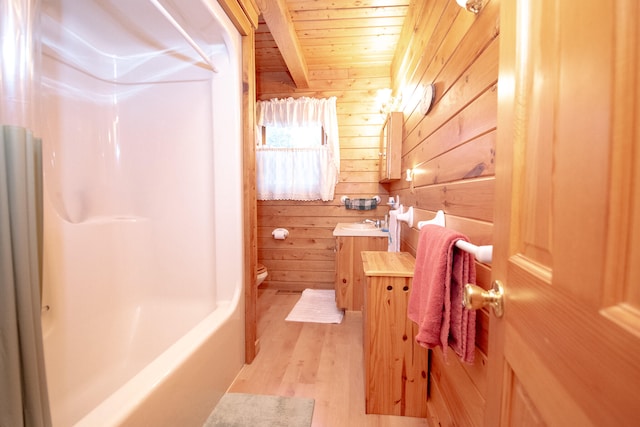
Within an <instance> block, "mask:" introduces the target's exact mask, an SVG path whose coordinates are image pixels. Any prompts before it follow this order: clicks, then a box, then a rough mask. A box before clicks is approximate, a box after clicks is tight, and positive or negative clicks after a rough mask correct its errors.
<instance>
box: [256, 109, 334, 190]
mask: <svg viewBox="0 0 640 427" xmlns="http://www.w3.org/2000/svg"><path fill="white" fill-rule="evenodd" d="M256 113H257V120H256V126H257V129H256V135H257V138H256V142H257V148H256V176H257V184H256V186H257V193H258V200H323V201H329V200H333V195H334V190H335V186H336V183H337V182H338V175H339V173H340V143H339V141H338V117H337V114H336V98H335V97H331V98H328V99H316V98H306V97H303V98H298V99H293V98H287V99H272V100H270V101H258V104H257V111H256ZM318 124H320V125H322V127H323V129H324V132H325V134H326V142H327V143H326V145H322V146H319V147H314V148H273V147H265V146H263V145H262V127H263V126H277V127H297V126H313V125H318Z"/></svg>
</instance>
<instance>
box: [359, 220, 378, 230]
mask: <svg viewBox="0 0 640 427" xmlns="http://www.w3.org/2000/svg"><path fill="white" fill-rule="evenodd" d="M362 223H363V224H374V225H375V226H376V228H380V220H379V219H376V220H373V219H365V220H364V221H362Z"/></svg>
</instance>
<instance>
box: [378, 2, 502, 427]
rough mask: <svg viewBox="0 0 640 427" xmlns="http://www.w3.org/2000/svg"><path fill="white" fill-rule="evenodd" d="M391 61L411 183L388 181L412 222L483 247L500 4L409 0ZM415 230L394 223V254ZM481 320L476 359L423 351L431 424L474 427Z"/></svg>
mask: <svg viewBox="0 0 640 427" xmlns="http://www.w3.org/2000/svg"><path fill="white" fill-rule="evenodd" d="M410 7H411V11H410V13H409V15H408V18H407V19H410V20H411V21H412V22H411V24H410V25H406V24H405V29H407V30H409V31H407V32H403V34H402V35H401V38H400V42H399V46H398V50H397V51H396V56H395V58H394V62H393V65H392V73H391V74H392V82H393V83H392V87H393V89H394V91H396V92H401V93H402V94H403V104H402V110H403V113H404V118H405V128H404V135H403V144H402V167H403V170H406V169H407V168H413V169H414V181H413V183H412V184H413V186H411V185H410V183H409V182H406V181H404V180H402V181H396V182H394V183H392V184H391V185H390V194H391V195H399V196H400V198H401V202H402V203H403V204H405V206H413V207H414V209H415V216H416V222H417V221H421V220H426V219H431V218H432V217H433V215H434V214H435V212H436V211H437V210H439V209H442V210H443V211H444V212H445V215H446V220H447V227H449V228H453V229H456V230H458V231H460V232H463V233H465V234H466V235H468V236H469V238H470V240H471V241H472V242H473V243H475V244H478V245H484V244H491V243H492V229H493V189H494V175H495V169H494V155H495V140H496V118H497V78H498V39H499V37H498V35H499V1H498V0H491V1H490V2H489V3H488V4H487V5H486V6H485V7H484V9H483V10H482V11H481V12H480V14H478V15H477V16H476V15H473V14H471V13H469V12H467V11H465V10H463V9H461V8H460V7H459V6H457V4H456V2H454V1H450V0H434V1H429V2H423V1H414V2H412V4H411V6H410ZM431 83H434V84H435V87H436V98H435V101H434V105H433V107H432V110H431V111H430V112H429V113H428V114H427V115H426V116H424V115H422V114H421V113H420V112H419V110H418V108H417V107H418V103H419V100H420V98H421V94H422V91H423V89H424V87H425V86H426V85H428V84H431ZM418 235H419V231H418V229H417V228H416V227H415V226H414V228H408V227H407V226H406V225H403V228H402V242H401V249H402V250H403V251H407V252H410V253H412V254H414V255H415V251H416V246H417V242H418ZM477 274H478V284H479V285H480V286H482V287H483V288H485V289H488V288H489V287H490V279H491V268H490V265H485V264H479V263H477ZM488 325H489V318H488V312H487V311H486V310H482V311H478V313H477V334H476V347H477V348H476V350H477V351H476V362H475V364H474V365H473V366H469V365H463V364H461V363H460V362H459V360H458V359H457V357H456V356H455V353H453V352H452V351H450V352H449V358H448V362H445V361H444V359H443V357H442V352H441V351H440V350H436V351H434V352H433V354H432V360H431V371H430V380H431V381H430V397H429V400H428V409H429V417H430V422H431V424H432V425H464V426H474V425H481V424H482V419H483V416H484V407H485V405H484V396H485V393H486V381H487V379H486V367H487V357H488V354H487V347H488V333H489V331H488Z"/></svg>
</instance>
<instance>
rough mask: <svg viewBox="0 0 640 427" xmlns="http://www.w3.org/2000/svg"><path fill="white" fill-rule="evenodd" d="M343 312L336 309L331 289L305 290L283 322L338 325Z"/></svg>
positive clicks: (334, 296) (333, 293) (334, 294)
mask: <svg viewBox="0 0 640 427" xmlns="http://www.w3.org/2000/svg"><path fill="white" fill-rule="evenodd" d="M343 316H344V310H340V309H338V307H336V291H334V290H333V289H305V290H304V291H303V292H302V295H301V296H300V300H299V301H298V302H297V303H296V305H295V306H294V307H293V309H292V310H291V312H290V313H289V315H288V316H287V318H286V319H285V320H288V321H289V322H312V323H340V322H342V317H343Z"/></svg>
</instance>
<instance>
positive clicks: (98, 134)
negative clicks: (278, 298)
mask: <svg viewBox="0 0 640 427" xmlns="http://www.w3.org/2000/svg"><path fill="white" fill-rule="evenodd" d="M161 3H162V5H163V6H164V7H165V8H166V11H167V12H168V13H170V14H171V15H172V17H173V18H174V19H175V20H176V23H177V24H178V25H180V27H181V28H182V29H184V30H186V32H187V33H188V36H189V37H191V38H192V41H193V42H195V43H196V44H197V45H198V46H199V47H200V48H201V50H202V51H203V52H204V53H205V55H206V56H207V58H209V59H210V60H211V62H212V63H213V64H214V66H215V68H216V69H217V72H213V71H212V70H211V67H210V66H209V64H207V63H206V61H204V60H203V59H202V58H201V56H200V53H198V52H197V51H196V50H194V49H193V47H192V46H191V45H190V44H189V43H187V42H186V41H185V39H184V37H183V35H182V34H181V33H180V32H179V31H177V30H176V28H175V27H174V26H173V24H172V23H171V22H170V21H169V20H167V19H166V17H165V16H164V15H163V14H162V13H161V12H160V11H159V10H158V9H156V8H155V7H154V5H153V4H152V3H151V2H150V1H149V0H135V1H134V0H112V1H105V0H94V1H77V0H43V1H42V31H41V33H42V42H43V55H42V64H41V67H42V69H41V78H42V79H41V80H42V92H41V94H40V97H41V99H42V105H43V106H44V108H43V114H42V120H41V121H40V125H39V127H40V128H41V130H40V132H39V133H40V134H41V135H42V137H43V157H44V172H45V176H44V195H45V197H44V212H45V225H44V265H43V270H44V284H43V289H44V297H43V305H44V307H45V308H44V311H43V319H42V322H43V334H44V348H45V361H46V369H47V381H48V389H49V397H50V402H51V408H52V416H53V423H54V426H64V427H66V426H71V425H78V426H91V427H94V426H120V425H132V426H146V425H154V426H161V425H167V426H175V425H180V426H189V425H193V426H201V425H202V423H203V422H204V420H205V419H206V417H207V415H208V414H209V412H210V411H211V409H212V408H213V406H214V405H215V403H216V402H217V400H218V399H219V398H220V396H221V395H222V394H223V393H224V392H225V390H226V389H227V388H228V386H229V385H230V384H231V382H232V380H233V379H234V377H235V375H236V374H237V372H238V371H239V370H240V368H241V367H242V365H243V362H244V314H243V313H244V307H243V304H242V301H243V298H242V295H243V283H244V278H243V250H242V242H243V237H242V236H243V230H242V217H243V209H242V142H241V131H242V124H241V65H240V64H241V50H240V36H239V34H238V33H237V31H236V30H235V28H234V27H233V25H232V24H231V22H230V21H229V19H228V18H227V17H226V16H225V15H224V12H223V11H222V9H221V8H220V7H219V5H218V4H217V3H216V2H215V0H188V1H186V0H181V1H177V0H163V1H162V2H161Z"/></svg>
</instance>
